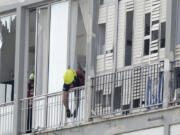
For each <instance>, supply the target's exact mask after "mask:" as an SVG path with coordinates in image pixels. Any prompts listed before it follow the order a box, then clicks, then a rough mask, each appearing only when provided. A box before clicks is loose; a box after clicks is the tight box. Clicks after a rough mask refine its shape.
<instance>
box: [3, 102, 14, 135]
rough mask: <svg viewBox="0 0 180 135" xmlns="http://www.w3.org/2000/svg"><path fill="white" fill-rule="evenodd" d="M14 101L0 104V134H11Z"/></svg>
mask: <svg viewBox="0 0 180 135" xmlns="http://www.w3.org/2000/svg"><path fill="white" fill-rule="evenodd" d="M13 118H14V103H13V102H9V103H5V104H0V135H13Z"/></svg>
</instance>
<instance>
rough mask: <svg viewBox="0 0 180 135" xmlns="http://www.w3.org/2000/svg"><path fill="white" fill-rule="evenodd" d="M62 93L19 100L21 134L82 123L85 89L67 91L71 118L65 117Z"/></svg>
mask: <svg viewBox="0 0 180 135" xmlns="http://www.w3.org/2000/svg"><path fill="white" fill-rule="evenodd" d="M62 94H63V93H62V92H57V93H53V94H47V95H43V96H38V97H32V98H26V99H22V100H21V106H22V108H21V116H22V119H21V120H22V122H21V123H22V126H21V132H22V133H30V132H37V131H41V130H46V129H53V128H62V127H64V126H69V125H72V124H79V123H80V122H82V121H84V105H85V88H84V87H78V88H74V89H71V90H70V91H69V99H68V102H69V109H70V110H71V112H72V114H74V113H76V115H75V114H74V115H72V117H71V118H67V117H66V113H65V107H64V105H63V95H62Z"/></svg>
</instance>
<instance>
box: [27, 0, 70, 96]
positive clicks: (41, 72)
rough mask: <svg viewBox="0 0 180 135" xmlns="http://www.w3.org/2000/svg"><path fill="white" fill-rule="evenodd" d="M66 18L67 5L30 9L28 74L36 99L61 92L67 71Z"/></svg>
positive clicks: (64, 3) (63, 3)
mask: <svg viewBox="0 0 180 135" xmlns="http://www.w3.org/2000/svg"><path fill="white" fill-rule="evenodd" d="M68 15H69V2H61V3H55V4H49V5H47V6H43V7H38V8H35V9H30V13H29V55H28V56H29V58H28V60H29V62H28V71H27V74H28V76H29V75H30V74H31V73H32V72H35V81H34V83H35V84H34V86H35V88H34V89H35V92H34V93H35V95H36V96H37V95H43V94H46V93H52V92H57V91H61V90H62V86H63V74H64V72H65V70H66V68H67V45H68V39H67V38H68V24H69V23H68V18H69V16H68ZM62 20H63V21H62Z"/></svg>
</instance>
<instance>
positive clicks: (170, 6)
mask: <svg viewBox="0 0 180 135" xmlns="http://www.w3.org/2000/svg"><path fill="white" fill-rule="evenodd" d="M166 2H167V12H166V14H167V19H166V20H167V22H166V24H167V25H166V47H165V61H164V92H163V108H167V107H168V104H169V101H170V90H171V85H170V82H171V72H170V61H172V60H174V51H175V49H174V48H175V39H174V37H175V28H174V26H175V20H176V19H175V18H173V17H175V13H176V11H175V9H176V8H174V6H175V0H166Z"/></svg>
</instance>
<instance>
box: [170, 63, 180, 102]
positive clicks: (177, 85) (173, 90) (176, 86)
mask: <svg viewBox="0 0 180 135" xmlns="http://www.w3.org/2000/svg"><path fill="white" fill-rule="evenodd" d="M170 84H171V85H170V86H171V87H170V105H177V104H180V60H176V61H173V62H171V83H170Z"/></svg>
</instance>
